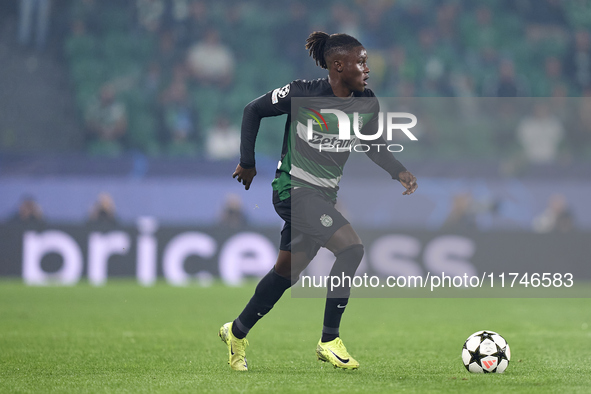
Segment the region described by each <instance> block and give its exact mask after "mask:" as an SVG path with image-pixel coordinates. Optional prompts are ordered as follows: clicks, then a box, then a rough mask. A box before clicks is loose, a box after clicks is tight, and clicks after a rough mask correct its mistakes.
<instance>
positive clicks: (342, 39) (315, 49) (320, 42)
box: [306, 31, 362, 69]
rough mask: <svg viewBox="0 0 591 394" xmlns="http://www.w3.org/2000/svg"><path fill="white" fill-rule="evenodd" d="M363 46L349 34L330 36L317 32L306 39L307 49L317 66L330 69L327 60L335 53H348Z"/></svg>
mask: <svg viewBox="0 0 591 394" xmlns="http://www.w3.org/2000/svg"><path fill="white" fill-rule="evenodd" d="M358 46H362V45H361V43H360V42H359V41H357V39H356V38H355V37H351V36H350V35H348V34H331V35H328V34H326V33H325V32H323V31H315V32H313V33H312V34H310V36H309V37H308V38H307V39H306V49H307V50H308V51H309V52H310V56H312V58H313V59H314V60H315V61H316V65H318V66H320V67H322V68H325V69H328V65H327V64H326V58H327V57H329V56H330V55H332V54H333V53H335V52H339V51H348V50H350V49H353V48H355V47H358Z"/></svg>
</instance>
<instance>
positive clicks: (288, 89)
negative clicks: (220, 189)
mask: <svg viewBox="0 0 591 394" xmlns="http://www.w3.org/2000/svg"><path fill="white" fill-rule="evenodd" d="M304 93H305V92H304V89H303V88H302V86H301V84H300V81H293V82H291V83H288V84H287V85H285V86H283V87H280V88H277V89H274V90H272V91H270V92H268V93H267V94H264V95H262V96H260V97H259V98H256V99H254V100H253V101H251V102H250V103H248V104H247V105H246V107H244V112H243V115H242V127H241V132H240V136H241V139H240V166H241V167H242V168H253V167H254V166H255V155H254V147H255V142H256V138H257V134H258V132H259V127H260V125H261V119H263V118H267V117H271V116H279V115H284V114H288V113H289V112H290V111H291V98H292V97H302V96H303V94H304Z"/></svg>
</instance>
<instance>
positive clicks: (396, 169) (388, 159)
mask: <svg viewBox="0 0 591 394" xmlns="http://www.w3.org/2000/svg"><path fill="white" fill-rule="evenodd" d="M371 97H373V98H374V100H375V101H374V102H372V112H373V116H372V118H371V120H370V121H369V122H368V123H367V125H365V126H364V127H363V129H362V132H363V134H367V135H371V134H375V133H376V132H377V131H378V127H379V119H380V103H379V102H378V99H377V97H375V95H374V94H373V92H371ZM372 144H378V145H381V146H382V149H379V150H377V149H370V150H368V151H367V152H366V154H367V156H368V157H369V158H370V159H371V161H373V162H374V163H376V164H377V165H378V166H380V167H381V168H383V169H384V170H386V172H388V174H390V176H391V177H392V179H398V175H399V174H400V173H401V172H403V171H406V168H405V167H404V166H403V165H402V163H400V162H399V161H398V160H396V158H395V157H394V155H393V154H392V153H391V152H389V151H388V150H387V149H386V148H385V147H386V146H387V145H388V141H386V139H385V138H384V133H383V130H382V135H380V137H379V138H378V139H376V140H374V141H372Z"/></svg>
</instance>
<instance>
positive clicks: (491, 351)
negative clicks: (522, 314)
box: [462, 330, 511, 373]
mask: <svg viewBox="0 0 591 394" xmlns="http://www.w3.org/2000/svg"><path fill="white" fill-rule="evenodd" d="M510 359H511V350H510V349H509V344H507V341H505V338H503V337H502V336H500V335H499V334H497V333H496V332H494V331H488V330H486V331H478V332H475V333H474V334H472V335H470V336H469V337H468V339H466V342H465V343H464V347H463V348H462V361H463V362H464V366H465V367H466V369H467V370H468V371H470V372H474V373H503V372H505V369H507V366H508V365H509V360H510Z"/></svg>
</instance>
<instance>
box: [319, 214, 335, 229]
mask: <svg viewBox="0 0 591 394" xmlns="http://www.w3.org/2000/svg"><path fill="white" fill-rule="evenodd" d="M320 223H322V225H323V226H324V227H330V226H332V218H331V217H330V216H328V215H327V214H324V215H322V216H320Z"/></svg>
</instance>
